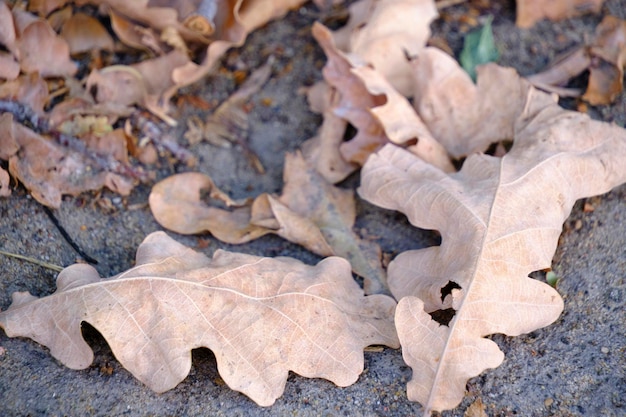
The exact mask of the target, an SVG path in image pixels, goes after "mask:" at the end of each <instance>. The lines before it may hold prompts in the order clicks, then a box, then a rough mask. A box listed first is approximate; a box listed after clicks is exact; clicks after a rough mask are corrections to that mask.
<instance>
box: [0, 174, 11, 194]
mask: <svg viewBox="0 0 626 417" xmlns="http://www.w3.org/2000/svg"><path fill="white" fill-rule="evenodd" d="M10 182H11V178H10V177H9V173H8V172H6V171H5V170H4V169H2V168H1V167H0V197H8V196H10V195H11V186H10Z"/></svg>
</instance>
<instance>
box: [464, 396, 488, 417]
mask: <svg viewBox="0 0 626 417" xmlns="http://www.w3.org/2000/svg"><path fill="white" fill-rule="evenodd" d="M486 408H487V407H485V404H483V400H481V399H480V398H477V399H476V401H474V402H473V403H472V404H471V405H470V406H469V407H467V410H465V413H463V417H489V415H488V414H487V413H486V411H485V410H486Z"/></svg>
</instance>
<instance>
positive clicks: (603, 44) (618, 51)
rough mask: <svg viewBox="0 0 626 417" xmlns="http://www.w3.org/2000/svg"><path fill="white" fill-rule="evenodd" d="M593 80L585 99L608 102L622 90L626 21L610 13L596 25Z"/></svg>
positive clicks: (601, 103) (625, 54)
mask: <svg viewBox="0 0 626 417" xmlns="http://www.w3.org/2000/svg"><path fill="white" fill-rule="evenodd" d="M590 53H591V56H592V57H593V59H592V60H591V66H590V68H589V84H588V85H587V91H586V92H585V95H584V96H583V100H585V101H587V102H589V103H590V104H592V105H594V106H595V105H606V104H611V103H612V102H613V101H615V98H616V97H617V96H618V95H619V94H620V93H621V92H622V89H623V83H624V67H625V66H626V21H624V20H620V19H618V18H616V17H614V16H606V17H605V18H604V19H603V20H602V22H601V23H600V24H599V25H598V27H597V28H596V38H595V41H594V43H593V45H592V46H591V51H590Z"/></svg>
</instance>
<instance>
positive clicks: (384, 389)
mask: <svg viewBox="0 0 626 417" xmlns="http://www.w3.org/2000/svg"><path fill="white" fill-rule="evenodd" d="M492 3H495V6H494V10H493V11H494V14H495V20H494V30H495V34H496V40H497V44H498V47H499V48H500V50H501V51H502V57H501V60H500V63H501V64H504V65H510V66H513V67H515V68H517V69H518V70H519V71H520V72H521V73H522V74H530V73H533V72H535V71H538V70H540V69H542V68H543V67H544V66H545V65H546V64H547V63H548V62H550V61H551V60H552V59H553V58H554V57H555V56H556V55H558V54H559V53H560V52H563V51H564V50H566V49H568V48H569V47H571V46H573V45H575V44H577V43H580V42H582V41H583V39H585V38H588V37H589V36H590V35H591V34H592V33H593V30H594V28H595V26H596V25H597V24H598V23H599V21H600V20H601V16H587V17H584V18H579V19H573V20H569V21H565V22H561V23H559V24H552V23H547V22H544V23H541V24H539V25H537V26H536V27H534V28H533V29H531V30H524V31H522V30H518V29H516V28H515V27H514V24H513V23H514V10H513V7H514V5H513V2H512V1H503V2H492ZM457 10H462V9H457ZM605 10H606V11H610V12H611V13H613V14H615V15H617V16H618V17H620V18H622V19H623V18H626V5H624V2H620V1H619V0H613V1H608V2H607V5H606V6H605ZM453 11H454V10H453ZM316 16H317V11H316V9H315V8H314V7H313V6H310V5H307V6H306V7H304V8H302V9H300V10H298V11H295V12H293V13H291V14H290V15H289V16H288V17H287V18H286V19H283V20H281V21H279V22H274V23H272V24H270V25H268V26H267V27H265V28H263V29H262V30H259V31H258V32H256V33H254V34H253V35H252V36H250V38H249V41H248V43H247V44H246V45H245V46H244V47H242V48H241V49H239V50H237V51H233V52H231V53H229V54H228V56H227V57H226V58H225V59H224V60H223V66H224V67H225V68H226V69H229V70H233V69H235V68H240V67H243V68H244V69H246V68H249V69H253V68H255V67H257V66H258V65H259V64H260V63H262V62H263V61H264V60H265V58H266V57H267V56H268V55H269V54H273V55H275V56H276V57H277V60H276V63H275V70H274V75H273V77H272V79H271V80H270V81H269V82H268V83H267V84H266V85H265V87H264V88H263V89H262V91H261V92H259V93H258V94H257V95H256V96H255V97H254V98H253V99H252V100H251V101H252V104H253V107H252V108H253V110H252V113H251V126H252V132H251V138H250V144H251V147H252V148H253V149H254V150H255V151H256V152H257V154H258V155H259V157H260V159H261V161H262V162H263V164H264V165H265V167H266V169H267V173H266V174H265V175H258V174H256V173H255V172H254V171H253V170H252V169H251V168H250V166H249V164H248V162H247V161H246V159H245V158H244V156H243V154H242V153H241V152H239V151H237V150H224V149H218V148H215V147H213V146H211V145H208V144H200V145H197V146H194V147H193V148H191V150H192V151H193V152H194V153H196V154H197V155H199V157H200V164H199V166H198V167H197V170H198V171H201V172H205V173H208V174H210V175H211V176H212V177H213V179H214V180H215V181H216V183H217V184H218V185H219V186H220V187H222V189H224V190H225V191H227V192H229V193H230V194H231V195H232V196H233V197H237V198H239V197H247V196H255V195H257V194H258V193H259V192H263V191H265V192H279V191H280V189H281V187H282V178H281V175H282V164H283V155H284V153H285V152H287V151H293V150H295V149H297V148H298V146H299V145H300V144H301V143H302V142H303V141H304V140H306V139H307V138H309V137H311V136H312V135H313V134H314V132H315V130H316V127H317V126H318V125H319V123H320V118H319V117H318V116H316V115H314V114H312V113H310V112H309V111H308V110H307V105H306V101H305V99H304V97H303V96H301V95H298V93H297V91H298V89H299V88H300V87H301V86H303V85H310V84H311V83H313V82H314V81H315V80H318V79H320V78H321V74H320V68H321V67H322V66H323V63H324V57H323V54H322V53H321V51H320V49H319V48H318V47H317V45H316V44H315V42H314V41H313V40H312V38H311V36H310V35H309V31H308V28H309V27H310V25H311V23H312V22H313V21H314V20H315V18H316ZM434 27H435V28H436V30H437V33H439V34H441V35H442V36H445V37H447V39H448V40H449V43H450V45H451V46H452V47H453V49H454V50H455V51H456V52H457V53H458V52H459V48H460V46H461V37H460V35H459V34H458V33H456V32H455V30H456V29H457V27H455V25H454V24H451V23H441V22H439V23H436V24H435V25H434ZM234 85H235V84H234V80H233V77H232V72H231V71H220V72H219V75H215V76H213V77H209V78H207V79H206V81H205V82H203V83H201V84H199V85H196V86H194V87H193V88H191V89H189V90H187V91H186V92H187V93H191V94H199V95H201V96H203V97H205V98H207V99H209V100H210V99H213V98H215V99H217V100H223V99H225V98H226V97H228V95H229V94H230V93H232V91H233V90H234V88H235V87H234ZM264 99H265V100H264ZM267 103H271V104H270V105H269V106H268V105H265V104H267ZM192 113H195V114H199V115H201V116H203V114H202V113H200V112H198V111H192V109H190V108H183V109H179V110H178V111H177V114H176V115H175V116H176V117H177V118H178V119H180V121H181V126H184V125H185V123H184V119H185V118H186V117H188V116H189V115H190V114H192ZM591 114H592V115H593V117H595V118H598V119H601V120H605V121H610V122H615V123H617V124H619V125H621V126H624V125H625V121H626V94H622V95H621V96H620V97H619V99H618V101H617V102H616V103H615V104H614V105H613V106H610V107H603V108H594V109H592V110H591ZM178 133H179V134H181V133H182V130H179V131H178ZM3 166H4V165H3ZM185 169H186V168H185V167H182V166H176V165H170V164H169V163H167V162H166V161H165V160H164V161H162V163H161V165H160V167H159V177H160V178H162V177H165V176H166V175H169V174H171V173H174V172H178V171H182V170H185ZM357 183H358V176H354V177H351V178H349V179H348V180H347V181H346V182H345V184H344V186H346V187H354V186H355V185H356V184H357ZM148 193H149V187H148V186H140V187H138V188H137V189H136V190H135V191H134V192H133V193H132V195H131V196H130V197H128V198H119V197H116V196H115V195H113V194H109V193H104V194H103V197H104V198H108V199H110V200H111V203H112V206H113V210H110V209H105V208H103V207H102V206H101V205H100V204H98V203H97V202H96V198H95V197H94V195H92V194H84V195H81V196H79V197H76V198H73V197H66V198H65V199H64V203H63V206H62V207H61V209H59V210H57V211H55V212H54V216H55V217H56V218H57V219H58V221H59V223H60V224H61V225H62V226H63V227H64V228H65V230H67V232H68V233H69V234H70V235H71V236H72V237H73V238H74V240H75V241H76V242H77V244H78V245H79V246H80V247H81V248H82V250H83V251H84V252H86V253H87V254H89V255H91V256H92V257H94V258H96V259H97V260H98V265H97V269H98V271H99V272H100V273H101V274H102V275H103V276H110V275H113V274H116V273H118V272H120V271H123V270H125V269H127V268H129V267H130V266H131V265H132V261H133V258H134V254H135V250H136V248H137V246H138V244H139V243H140V242H141V241H142V240H143V238H144V237H145V236H146V235H147V234H148V233H150V232H153V231H156V230H160V229H161V228H160V226H159V225H158V224H157V223H156V222H155V221H154V219H153V218H152V216H151V214H150V211H149V209H148V208H147V207H146V206H145V205H143V206H142V203H146V202H147V197H148ZM625 201H626V186H621V187H619V188H617V189H615V190H613V191H612V192H611V193H608V194H606V195H604V196H601V197H597V198H592V199H589V200H588V202H590V203H591V204H592V205H593V207H594V208H595V210H594V211H593V212H584V211H583V209H582V202H579V203H578V204H577V205H576V206H575V207H574V209H573V212H572V215H571V217H570V218H569V219H568V220H567V222H566V226H565V228H564V233H563V235H562V239H561V245H560V246H559V249H558V250H557V253H556V256H555V259H554V264H553V268H554V270H555V271H556V273H557V274H558V276H559V277H561V280H560V281H559V283H558V287H557V288H558V291H559V292H560V294H561V295H562V296H563V298H564V299H565V311H564V313H563V315H562V316H561V318H560V319H559V320H558V321H557V322H556V323H554V324H553V325H551V326H549V327H547V328H544V329H541V330H538V331H536V332H533V333H532V334H529V335H524V336H520V337H515V338H511V337H503V336H500V335H496V336H493V337H492V339H493V340H495V341H496V342H497V343H498V345H499V346H500V347H501V349H502V350H503V351H504V352H505V354H506V359H505V361H504V363H503V364H502V366H500V367H499V368H497V369H495V370H491V371H488V372H485V373H484V374H482V375H481V376H479V377H477V378H474V379H472V380H470V382H469V384H468V386H467V389H468V394H467V396H466V398H465V400H464V401H463V403H462V404H461V406H460V407H459V408H457V409H456V410H454V411H450V412H445V413H443V415H444V416H462V415H463V412H464V410H465V409H466V408H467V407H468V406H469V404H471V403H472V402H473V401H474V400H476V399H477V398H481V399H482V401H483V403H485V404H486V406H487V412H488V414H489V415H490V416H533V417H534V416H537V417H539V416H626V398H625V394H626V371H625V370H626V352H625V349H626V335H625V328H624V323H625V322H626V320H625V319H626V317H625V316H624V301H625V300H626V283H625V282H624V279H625V277H626V252H625V248H626V204H625ZM129 207H131V208H132V209H129ZM137 207H139V208H137ZM358 208H359V220H358V221H357V225H356V227H357V230H360V231H362V232H365V233H367V235H369V236H376V237H377V241H378V242H379V243H380V244H381V246H382V248H383V250H384V251H385V252H387V253H389V254H391V255H394V254H396V253H398V252H400V251H402V250H406V249H409V248H419V247H424V246H429V245H432V244H436V242H437V238H436V236H434V235H433V234H432V233H429V232H425V231H420V230H417V229H414V228H412V227H410V226H409V225H408V223H407V222H406V220H405V218H404V216H402V215H399V214H395V213H392V212H388V211H384V210H380V209H377V208H376V207H373V206H371V205H369V204H367V203H365V202H362V201H360V202H359V203H358ZM577 222H581V223H580V224H582V227H581V228H580V229H576V228H575V227H574V225H575V224H576V223H577ZM171 235H172V236H174V237H175V238H176V239H178V240H179V241H181V242H182V243H184V244H187V245H190V246H193V247H197V246H198V245H199V242H200V241H199V239H202V240H203V241H207V242H208V247H205V248H203V249H201V250H202V251H203V252H204V253H207V254H210V253H212V252H213V251H214V250H215V249H217V248H226V249H230V250H237V251H241V252H247V253H253V254H257V255H267V256H275V255H289V256H294V257H296V258H299V259H301V260H303V261H305V262H308V263H314V262H316V261H317V260H318V259H319V258H318V257H316V256H315V255H312V254H310V253H308V252H306V251H305V250H303V249H301V248H300V247H298V246H296V245H293V244H290V243H288V242H285V241H283V240H281V239H279V238H276V237H265V238H262V239H259V240H257V241H255V242H253V243H251V244H247V245H240V246H236V247H233V246H229V245H225V244H223V243H220V242H218V241H216V240H214V239H213V238H211V237H210V236H209V235H202V236H200V237H194V236H180V235H176V234H173V233H171ZM0 249H2V250H5V251H9V252H14V253H19V254H23V255H27V256H33V257H37V258H40V259H42V260H46V261H48V262H52V263H54V264H57V265H62V266H67V265H69V264H71V263H73V262H74V261H75V260H76V259H77V257H78V255H77V254H76V253H75V252H74V251H73V250H72V248H71V247H70V246H69V245H68V244H67V242H66V241H65V239H64V238H63V237H62V236H61V234H60V233H59V231H58V229H57V228H56V227H55V226H54V224H53V223H52V222H51V220H50V219H49V217H48V216H47V215H46V213H45V212H44V210H43V209H42V207H41V206H40V205H39V204H38V203H36V202H35V201H34V200H33V199H32V198H31V197H29V196H28V195H27V192H26V191H25V190H24V189H23V188H18V189H16V190H15V191H14V193H13V195H12V196H11V197H10V198H4V199H0ZM539 279H542V278H541V277H539ZM54 280H55V273H53V272H52V271H50V270H47V269H44V268H41V267H38V266H34V265H31V264H28V263H25V262H23V261H19V260H14V259H8V258H6V257H0V308H2V309H6V308H7V307H8V305H9V304H10V294H11V293H12V292H14V291H23V290H28V291H30V292H31V293H32V294H34V295H37V296H43V295H47V294H50V293H51V292H53V291H54V288H55V281H54ZM84 334H85V337H86V339H87V341H88V342H89V344H90V345H91V346H92V347H93V349H94V351H95V361H94V363H93V364H92V366H90V367H89V368H88V369H85V370H82V371H74V370H70V369H68V368H65V367H64V366H62V365H61V364H59V363H58V362H57V361H56V360H55V359H53V358H52V357H51V356H50V355H49V354H48V352H47V349H46V348H43V347H42V346H40V345H38V344H37V343H35V342H33V341H31V340H28V339H21V338H16V339H10V338H8V337H7V336H6V335H5V334H4V332H0V346H1V347H2V348H3V349H4V353H3V354H2V355H1V356H0V414H1V415H3V416H27V415H29V416H87V415H94V416H117V415H127V416H181V415H189V416H201V415H202V416H207V415H216V416H217V415H228V416H239V415H241V416H243V415H245V416H257V415H258V416H261V415H268V416H269V415H281V416H283V415H300V416H318V415H321V416H335V415H345V416H360V415H363V416H374V415H381V416H390V415H402V416H411V415H419V414H421V408H420V406H419V405H418V404H415V403H411V402H409V401H408V400H407V398H406V393H405V386H406V382H407V381H408V380H409V379H410V377H411V369H410V368H408V367H407V366H406V365H405V364H404V362H403V360H402V356H401V352H400V351H399V350H392V349H386V350H385V351H384V352H382V353H370V352H367V353H366V354H365V359H366V363H365V372H364V373H363V375H362V376H361V378H360V379H359V381H358V382H357V383H356V384H354V385H353V386H350V387H347V388H338V387H336V386H334V385H333V384H332V383H330V382H328V381H324V380H311V379H305V378H302V377H299V376H297V375H294V374H291V375H290V377H289V380H288V381H287V385H286V389H285V394H284V395H283V396H282V397H281V398H280V399H278V400H277V402H276V403H275V405H274V406H272V407H271V408H260V407H258V406H257V405H255V404H254V403H253V402H252V401H251V400H249V399H248V398H247V397H245V396H244V395H241V394H239V393H236V392H234V391H231V390H230V389H228V387H227V386H225V385H224V383H223V381H222V380H221V378H220V377H219V375H218V374H217V370H216V366H215V359H214V357H213V354H212V353H211V352H210V351H209V350H208V349H199V350H196V351H194V352H193V367H192V370H191V373H190V375H189V377H188V378H187V379H186V380H185V381H183V382H182V383H181V384H180V385H179V386H177V387H176V388H175V389H173V390H171V391H168V392H166V393H164V394H155V393H153V392H152V391H150V390H149V389H148V388H146V387H145V386H143V385H142V384H141V383H139V382H138V381H136V380H135V379H134V378H133V377H132V376H131V375H130V374H129V373H128V372H127V371H126V370H125V369H123V368H122V367H121V366H120V365H119V363H118V362H117V361H116V360H115V358H114V357H113V355H112V353H111V351H110V349H109V347H108V346H107V345H106V343H105V342H104V340H103V339H102V337H101V336H100V335H99V334H98V333H97V332H96V331H95V330H93V329H92V328H89V327H88V326H86V328H85V330H84Z"/></svg>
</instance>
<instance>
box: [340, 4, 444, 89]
mask: <svg viewBox="0 0 626 417" xmlns="http://www.w3.org/2000/svg"><path fill="white" fill-rule="evenodd" d="M349 10H350V19H349V20H348V23H347V24H346V25H345V26H344V27H342V28H341V29H339V30H337V31H335V32H334V33H333V38H334V42H335V44H336V45H337V48H338V49H339V50H341V51H342V52H344V53H345V54H346V57H347V58H348V59H349V60H350V62H351V64H352V65H354V66H360V65H363V64H367V65H371V66H372V67H373V68H374V69H376V70H377V71H378V72H379V73H380V74H381V75H382V76H383V77H385V78H386V79H387V80H388V81H389V82H390V83H391V84H392V85H393V87H394V88H395V89H396V90H397V91H398V92H399V93H400V94H402V95H403V96H405V97H409V96H410V95H411V94H412V93H413V77H412V76H411V66H410V64H409V61H408V59H407V56H408V57H414V56H416V55H418V54H419V51H421V49H422V48H424V47H425V46H426V42H427V41H428V38H429V37H430V23H431V22H432V21H433V20H434V19H435V18H436V17H437V16H438V12H437V7H436V6H435V2H434V1H433V0H389V1H374V0H361V1H358V2H356V3H353V4H352V5H350V7H349Z"/></svg>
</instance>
